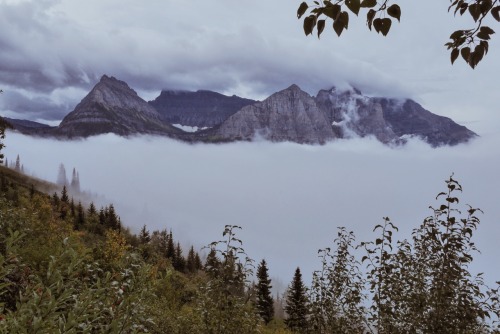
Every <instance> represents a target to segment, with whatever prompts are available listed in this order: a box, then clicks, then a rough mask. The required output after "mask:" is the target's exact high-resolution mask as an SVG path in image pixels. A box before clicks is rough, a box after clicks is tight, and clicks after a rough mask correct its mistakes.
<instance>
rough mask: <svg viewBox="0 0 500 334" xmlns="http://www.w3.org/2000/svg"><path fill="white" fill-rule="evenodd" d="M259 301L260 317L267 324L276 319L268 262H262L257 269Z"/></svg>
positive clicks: (257, 305) (257, 304) (257, 302)
mask: <svg viewBox="0 0 500 334" xmlns="http://www.w3.org/2000/svg"><path fill="white" fill-rule="evenodd" d="M257 279H258V282H257V301H256V307H257V311H258V312H259V315H260V316H261V318H262V320H264V322H265V323H266V324H268V323H269V322H270V321H271V320H272V318H273V317H274V300H273V297H272V296H271V288H272V286H271V280H270V279H269V274H268V269H267V263H266V260H262V261H261V262H260V264H259V266H258V267H257Z"/></svg>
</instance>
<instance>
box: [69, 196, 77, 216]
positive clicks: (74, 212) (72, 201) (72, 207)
mask: <svg viewBox="0 0 500 334" xmlns="http://www.w3.org/2000/svg"><path fill="white" fill-rule="evenodd" d="M69 207H70V211H71V217H75V216H76V211H75V201H74V200H73V197H71V202H70V204H69Z"/></svg>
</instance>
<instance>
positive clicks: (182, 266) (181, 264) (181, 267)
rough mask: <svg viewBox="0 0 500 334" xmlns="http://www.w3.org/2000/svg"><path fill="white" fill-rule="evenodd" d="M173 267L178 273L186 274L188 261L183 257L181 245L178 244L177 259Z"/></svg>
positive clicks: (176, 248) (176, 249)
mask: <svg viewBox="0 0 500 334" xmlns="http://www.w3.org/2000/svg"><path fill="white" fill-rule="evenodd" d="M173 265H174V269H175V270H177V271H181V272H184V271H185V270H186V260H185V259H184V257H183V256H182V248H181V244H180V243H177V247H175V258H174V262H173Z"/></svg>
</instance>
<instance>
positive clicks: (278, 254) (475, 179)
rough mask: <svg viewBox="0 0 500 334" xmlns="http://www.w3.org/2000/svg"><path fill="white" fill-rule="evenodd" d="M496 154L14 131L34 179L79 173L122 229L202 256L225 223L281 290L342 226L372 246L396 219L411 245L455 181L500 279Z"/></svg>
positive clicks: (484, 146) (478, 145)
mask: <svg viewBox="0 0 500 334" xmlns="http://www.w3.org/2000/svg"><path fill="white" fill-rule="evenodd" d="M498 143H500V138H498V136H485V137H481V138H478V139H476V140H474V141H473V142H472V143H470V144H464V145H459V146H455V147H444V148H438V149H432V148H430V147H429V146H428V145H426V144H424V143H422V142H420V141H412V142H410V143H409V144H408V145H406V146H404V147H397V148H390V147H387V146H384V145H382V144H380V143H379V142H377V141H376V140H373V139H351V140H339V141H336V142H333V143H330V144H328V145H324V146H307V145H298V144H292V143H269V142H262V141H258V142H252V143H232V144H223V145H214V144H196V145H191V144H186V143H181V142H177V141H174V140H170V139H166V138H163V137H161V138H160V137H150V136H141V137H135V138H129V139H125V138H122V137H118V136H115V135H102V136H97V137H92V138H89V139H86V140H81V141H57V140H52V139H40V138H32V137H27V136H24V135H20V134H18V133H12V132H9V133H8V134H7V137H6V139H5V144H6V145H7V147H6V148H5V155H6V156H7V158H8V159H9V160H11V161H12V160H14V159H15V158H16V156H17V155H18V154H19V156H20V159H21V162H22V164H23V165H24V168H25V171H26V173H27V174H30V175H34V176H36V177H38V178H42V179H46V180H49V181H55V180H56V178H57V174H58V168H59V165H60V164H61V163H63V164H64V165H65V167H66V170H67V173H68V175H69V176H71V171H72V169H73V168H74V167H75V168H76V169H77V170H78V172H79V174H80V183H81V188H82V189H83V190H87V191H90V192H92V193H95V194H98V195H100V196H104V197H105V201H104V202H106V203H101V204H107V203H113V204H114V205H115V207H116V209H117V212H118V213H119V215H120V216H121V218H122V222H123V223H124V225H126V226H129V227H130V228H131V229H132V230H133V231H135V232H137V231H139V229H140V228H141V227H142V226H143V225H147V227H148V229H149V230H150V231H152V230H155V229H164V228H167V229H172V231H173V234H174V238H176V239H177V240H179V241H180V242H181V243H182V244H183V245H184V246H185V247H188V245H191V244H193V245H195V247H196V248H197V249H198V250H201V248H202V247H203V246H204V245H207V244H208V243H210V242H211V241H215V240H219V239H221V237H222V231H223V229H224V226H225V225H226V224H231V225H239V226H241V227H242V230H241V231H239V232H238V236H239V237H241V239H242V240H243V247H244V248H245V250H246V251H247V253H248V255H249V256H250V257H251V258H253V259H255V260H256V261H257V262H259V261H260V260H261V259H263V258H265V259H266V261H267V262H268V264H269V268H270V275H271V277H273V278H274V285H275V286H277V287H278V288H281V289H282V288H283V287H284V286H285V285H287V284H288V283H289V282H290V281H291V278H292V275H293V272H294V270H295V268H296V267H297V266H299V267H300V268H301V270H302V272H303V274H304V278H305V281H306V283H307V284H309V283H310V278H311V273H312V272H313V271H314V270H316V269H319V267H320V261H319V259H318V258H317V251H318V249H319V248H324V247H328V246H331V245H332V242H333V239H334V238H335V236H336V233H337V227H338V226H345V227H347V228H348V229H349V230H352V231H354V233H355V234H356V236H357V239H358V240H359V241H366V240H372V239H374V238H375V235H374V234H373V232H372V229H373V227H374V226H375V225H376V224H379V223H381V222H382V217H385V216H388V217H390V218H391V220H392V221H393V222H394V224H396V225H397V226H398V227H399V228H400V233H399V237H400V238H401V239H403V238H408V237H409V236H410V232H411V229H413V228H414V227H416V226H417V225H418V224H419V223H421V222H422V220H423V219H424V218H425V217H427V216H429V215H430V214H431V210H430V209H429V206H430V205H435V206H437V202H436V200H435V197H436V195H437V193H439V192H440V191H444V190H445V187H446V184H445V182H444V181H445V179H447V178H448V177H449V176H450V175H451V174H452V173H454V177H455V178H456V179H457V180H459V182H460V183H461V184H462V186H463V189H464V191H463V194H462V195H460V199H461V204H465V203H468V204H470V205H472V206H474V207H479V208H481V209H482V210H483V211H484V214H482V215H480V218H481V225H480V227H479V230H478V231H477V232H476V234H475V241H476V244H477V246H478V247H479V249H480V250H481V251H482V254H480V255H478V256H476V258H475V261H474V266H473V268H472V271H473V272H479V271H484V272H485V275H486V279H487V281H488V282H493V281H496V280H500V259H499V256H498V254H499V251H498V247H499V240H500V201H499V198H500V197H499V192H500V178H499V175H498V166H499V163H500V151H499V149H498ZM101 200H102V197H101ZM463 208H464V209H465V207H463ZM184 251H185V253H187V248H185V250H184ZM201 252H202V253H203V251H201Z"/></svg>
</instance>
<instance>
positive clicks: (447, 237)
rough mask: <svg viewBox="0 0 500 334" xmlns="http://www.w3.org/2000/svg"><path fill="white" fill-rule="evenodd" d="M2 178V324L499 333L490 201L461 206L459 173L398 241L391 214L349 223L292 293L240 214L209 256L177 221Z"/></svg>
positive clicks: (2, 327)
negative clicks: (476, 263) (486, 208)
mask: <svg viewBox="0 0 500 334" xmlns="http://www.w3.org/2000/svg"><path fill="white" fill-rule="evenodd" d="M0 181H1V184H0V308H1V313H0V332H2V333H214V334H215V333H367V332H368V333H498V332H499V329H498V315H499V314H500V304H499V299H498V297H499V296H498V288H496V289H491V288H488V287H487V286H486V285H485V284H484V283H483V278H482V274H479V275H477V276H475V275H473V274H472V273H470V272H469V270H468V267H469V264H470V263H471V262H472V260H473V256H474V255H475V254H476V247H475V245H474V243H473V242H472V239H471V238H472V235H473V233H474V231H475V230H476V228H477V227H478V224H479V218H478V217H477V214H478V213H480V210H478V209H474V208H471V207H465V209H464V210H463V214H462V213H461V212H459V211H458V210H457V208H458V202H459V199H458V198H457V197H456V195H455V194H456V193H457V191H461V186H460V184H459V183H458V182H457V181H456V180H454V179H453V178H452V177H450V178H449V179H448V180H447V181H446V185H447V189H446V191H445V192H443V193H441V194H439V195H438V200H440V204H439V205H438V206H437V207H436V208H435V209H434V214H433V215H432V216H430V217H428V218H426V219H425V220H424V221H423V223H422V224H421V225H420V226H418V227H417V228H416V229H415V230H414V232H413V234H412V236H411V238H409V239H408V240H402V241H397V239H396V233H397V227H396V226H395V225H393V224H392V222H391V221H390V220H389V219H388V218H386V219H385V220H384V221H383V224H382V225H378V226H376V227H375V230H374V231H375V233H376V234H377V237H376V238H375V240H374V241H373V242H361V243H358V242H357V241H356V240H355V237H354V234H353V233H352V232H349V231H347V230H346V229H344V228H339V232H338V235H337V237H336V238H335V239H334V242H333V246H332V247H330V248H325V249H322V250H320V251H319V258H320V260H319V261H318V267H320V270H318V271H316V272H315V273H314V274H313V281H312V284H311V286H310V287H308V286H307V285H306V284H304V282H303V280H302V274H301V272H300V268H297V269H296V271H295V275H294V278H293V281H292V282H291V284H290V286H289V288H288V290H287V291H286V292H285V293H284V294H283V296H272V295H271V287H272V282H271V280H270V279H269V274H268V270H269V268H267V263H266V261H265V260H262V261H260V262H259V264H258V265H257V264H256V263H255V262H254V261H253V260H252V259H251V258H250V257H249V256H247V254H246V253H245V251H244V249H243V243H242V241H241V240H239V239H238V236H237V233H238V230H239V229H240V228H239V227H238V226H226V227H225V228H224V229H223V233H222V239H221V240H220V241H215V242H212V243H209V242H207V244H208V245H207V247H206V249H205V250H206V251H205V252H204V253H205V254H208V256H207V257H206V259H201V258H200V255H199V254H198V251H199V250H196V249H194V248H193V247H191V248H190V249H189V250H188V251H186V250H183V249H182V247H181V244H180V243H179V242H178V241H177V240H175V239H174V236H175V231H171V230H168V229H167V227H165V229H164V230H162V231H152V232H150V231H148V229H147V227H146V226H144V227H143V228H142V230H141V232H140V233H139V234H138V235H134V234H132V233H131V232H130V231H128V230H127V229H126V228H124V227H123V226H122V223H121V221H120V217H119V215H118V213H117V212H115V209H114V207H113V205H112V204H110V205H108V206H106V207H102V208H97V207H96V206H95V205H94V204H93V203H89V204H88V205H84V204H82V203H81V202H80V201H79V200H78V198H77V194H75V195H73V194H71V193H68V191H67V190H66V188H65V187H64V188H63V189H60V188H58V187H57V186H56V185H53V184H50V183H47V182H44V181H40V180H36V179H33V178H30V177H28V176H25V175H23V174H21V173H19V172H17V171H14V170H12V169H9V168H5V167H3V166H2V167H0ZM73 196H74V197H73ZM441 202H442V204H441ZM319 246H321V245H319ZM356 248H357V249H358V251H356V250H355V249H356ZM360 252H361V253H363V254H364V255H362V257H361V258H360V259H358V258H357V254H359V253H360ZM271 270H272V268H271ZM254 272H255V273H256V276H254ZM273 297H274V298H273ZM276 297H279V298H276Z"/></svg>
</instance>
